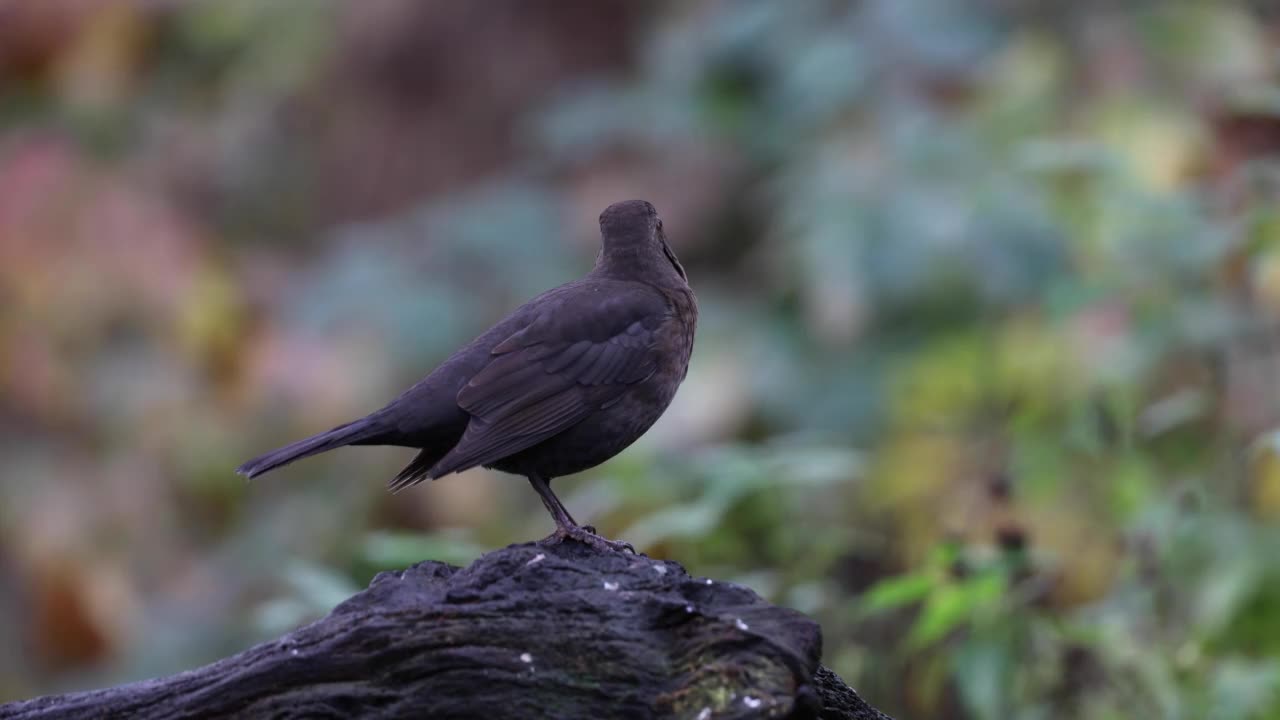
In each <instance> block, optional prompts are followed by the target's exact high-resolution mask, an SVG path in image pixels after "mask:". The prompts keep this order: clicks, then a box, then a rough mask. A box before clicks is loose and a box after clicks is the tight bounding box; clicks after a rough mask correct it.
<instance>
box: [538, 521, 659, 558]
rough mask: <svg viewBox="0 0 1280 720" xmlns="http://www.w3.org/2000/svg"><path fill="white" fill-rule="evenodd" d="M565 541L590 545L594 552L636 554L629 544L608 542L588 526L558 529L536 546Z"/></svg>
mask: <svg viewBox="0 0 1280 720" xmlns="http://www.w3.org/2000/svg"><path fill="white" fill-rule="evenodd" d="M565 540H574V541H576V542H580V543H582V544H584V545H590V546H591V547H593V548H595V549H596V550H600V551H608V552H629V553H631V554H632V555H635V554H636V549H635V547H634V546H632V544H631V543H629V542H623V541H622V540H610V539H609V538H606V537H601V536H600V535H597V534H596V529H595V528H593V527H591V526H590V525H587V526H584V527H578V526H574V525H571V526H568V527H558V528H556V531H555V532H553V533H551V534H550V535H548V536H546V537H544V538H542V539H541V540H539V541H538V543H537V544H538V545H559V544H560V543H562V542H564V541H565Z"/></svg>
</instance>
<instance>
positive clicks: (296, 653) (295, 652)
mask: <svg viewBox="0 0 1280 720" xmlns="http://www.w3.org/2000/svg"><path fill="white" fill-rule="evenodd" d="M289 654H290V655H292V656H294V657H297V656H298V648H294V649H292V650H290V651H289Z"/></svg>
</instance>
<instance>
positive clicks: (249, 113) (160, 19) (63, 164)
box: [0, 0, 1280, 720]
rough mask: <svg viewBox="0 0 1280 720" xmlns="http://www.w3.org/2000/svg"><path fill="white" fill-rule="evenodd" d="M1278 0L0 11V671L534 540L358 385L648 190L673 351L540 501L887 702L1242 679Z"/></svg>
mask: <svg viewBox="0 0 1280 720" xmlns="http://www.w3.org/2000/svg"><path fill="white" fill-rule="evenodd" d="M1278 51H1280V12H1277V8H1276V6H1275V5H1274V4H1272V3H1268V2H1262V1H1258V2H1213V1H1210V0H1205V1H1203V2H1169V3H1160V2H1132V3H1107V2H1085V3H1048V2H1035V1H1033V0H985V1H981V0H975V1H972V2H929V1H928V0H861V1H859V2H835V1H832V2H823V1H820V0H805V1H804V2H794V3H793V2H762V1H752V0H743V1H741V2H714V1H711V0H706V1H702V2H692V3H680V2H666V3H638V2H626V1H625V0H608V1H604V0H601V1H589V0H577V1H574V2H568V1H565V2H559V1H555V0H536V1H517V0H495V1H492V2H483V3H480V2H474V3H461V2H458V3H450V2H417V1H416V0H372V1H370V2H359V3H356V2H349V3H342V2H337V1H336V0H305V1H304V0H273V1H272V2H258V1H256V0H218V1H216V2H215V1H212V0H206V1H199V0H192V1H185V2H183V1H178V0H134V1H131V2H124V1H120V2H112V1H107V0H0V456H2V457H3V462H0V700H11V699H17V698H22V697H27V696H31V695H33V694H37V693H47V692H53V691H57V690H64V689H72V688H86V687H90V686H97V685H102V684H107V683H116V682H121V681H125V680H130V679H137V678H142V677H146V676H150V675H155V674H161V673H169V672H173V671H176V670H179V669H183V668H187V667H190V666H194V665H196V664H199V663H204V662H207V661H210V660H213V659H215V658H217V657H220V656H222V655H225V654H227V653H230V652H233V651H236V650H239V649H242V648H244V647H246V646H248V645H249V644H250V643H252V642H255V641H257V640H261V639H265V638H268V637H271V636H273V635H275V634H278V633H280V632H282V631H284V630H286V629H288V628H290V627H293V626H295V625H296V624H298V623H301V622H304V621H306V620H308V619H311V618H314V617H317V616H318V615H320V614H323V613H324V612H326V611H327V610H328V609H329V608H330V607H332V606H333V605H334V604H335V603H336V602H337V601H338V600H340V599H342V598H344V597H345V596H347V595H348V594H350V593H352V592H354V591H355V590H357V589H358V588H359V587H361V586H362V585H363V584H364V583H365V582H367V581H368V580H369V579H370V577H371V576H372V575H373V573H375V572H377V571H379V570H382V569H387V568H398V567H403V566H405V565H407V564H409V563H412V562H415V561H418V560H422V559H427V558H435V559H445V560H450V561H453V562H466V561H467V560H468V559H470V558H472V557H474V556H476V555H477V554H478V553H480V552H482V551H483V550H485V549H490V548H496V547H500V546H502V545H504V544H507V543H512V542H519V541H525V540H529V539H532V538H536V537H541V536H542V535H544V534H545V533H547V532H549V531H550V529H551V527H550V523H549V520H548V518H547V516H546V514H545V512H543V510H542V508H541V507H540V505H539V503H538V500H537V498H536V496H535V495H534V493H532V492H531V491H529V489H528V486H527V484H526V483H524V482H523V481H522V480H519V479H516V478H512V477H509V476H502V475H499V474H495V473H489V472H484V471H474V472H468V473H466V474H464V475H462V476H458V477H451V478H449V479H447V480H444V481H441V482H438V483H432V484H428V485H426V486H421V487H417V488H414V489H413V490H412V491H409V492H406V493H403V494H400V495H398V496H396V497H391V496H389V495H388V494H387V493H386V492H385V491H384V488H383V483H384V481H385V480H386V479H387V478H389V477H391V476H392V475H393V474H394V473H395V471H396V470H397V469H398V468H399V467H400V466H401V465H402V464H404V463H405V462H407V460H408V459H409V458H410V456H411V455H412V453H411V452H409V451H405V450H401V449H387V448H383V449H375V448H358V449H350V450H344V451H341V452H338V453H334V454H332V455H327V456H325V457H323V458H320V459H312V460H308V461H305V462H303V463H299V464H298V465H295V466H292V467H290V468H289V469H288V470H286V471H283V472H280V473H278V474H275V475H272V476H271V477H269V478H266V479H264V480H263V481H261V482H254V483H253V484H247V483H245V482H244V481H243V480H242V479H241V478H239V477H237V476H235V475H234V474H233V473H232V468H234V467H235V466H236V465H237V464H238V463H239V462H240V461H242V460H244V459H246V458H248V457H250V456H252V455H255V454H257V453H259V452H261V451H264V450H267V449H269V448H271V447H274V446H276V445H279V444H282V443H284V442H286V441H289V440H293V439H296V438H298V437H302V436H304V435H308V434H311V433H313V432H316V431H319V430H323V429H326V428H328V427H330V426H332V425H335V424H337V423H339V422H341V421H344V420H347V419H349V418H351V417H354V416H357V415H361V414H364V413H366V412H368V411H369V410H372V409H374V408H376V407H378V406H380V405H381V404H382V403H383V402H384V401H385V400H387V399H389V398H390V397H392V396H394V394H395V393H396V392H398V391H399V390H400V389H401V388H403V387H405V386H407V385H408V384H410V383H412V382H413V381H415V380H416V379H417V378H418V377H420V376H421V375H422V374H424V373H425V372H426V371H427V370H429V369H430V368H431V367H433V366H434V365H435V364H436V363H437V362H439V361H440V360H442V359H443V358H444V357H445V356H446V355H447V354H448V353H449V352H450V351H451V350H453V349H454V348H455V347H456V346H458V345H460V344H461V343H463V342H465V341H466V340H468V339H470V338H471V337H472V336H473V335H474V334H476V333H477V332H478V331H480V330H482V329H483V328H485V327H487V326H488V324H489V323H490V322H492V321H494V320H496V319H497V318H499V317H500V316H501V315H503V314H504V313H505V312H507V311H508V310H510V309H511V308H512V307H514V306H515V305H516V304H518V303H519V302H522V301H523V300H525V299H527V298H528V297H530V296H532V295H533V294H535V293H537V292H539V291H541V290H542V289H545V288H547V287H549V286H551V285H553V284H556V283H559V282H562V281H565V280H568V279H571V278H573V277H576V276H578V275H579V274H580V273H582V272H583V271H584V270H586V269H587V268H588V267H589V266H590V263H591V260H592V258H593V257H594V253H595V249H596V243H597V237H596V227H595V222H596V216H597V214H598V213H599V211H600V210H601V209H602V208H603V207H604V206H605V205H607V204H608V203H609V202H612V201H614V200H619V199H623V198H629V197H643V198H647V199H649V200H651V201H653V202H654V203H655V204H656V205H657V206H658V208H659V210H660V212H661V213H662V214H663V216H664V218H665V221H666V226H667V228H668V229H669V233H670V234H671V237H672V239H673V242H674V245H675V246H676V248H677V251H678V252H679V253H680V255H681V258H682V259H683V260H684V261H685V264H686V266H687V267H688V269H689V273H690V277H691V278H692V280H693V284H694V287H695V288H696V290H697V291H698V294H699V297H700V300H701V303H702V307H703V320H702V325H701V328H700V334H699V336H698V346H697V348H696V350H695V353H694V364H693V368H692V370H691V372H690V375H689V379H688V381H687V382H686V383H685V385H684V386H683V388H682V390H681V392H680V394H679V395H678V397H677V399H676V402H675V404H674V405H673V407H672V408H671V410H670V411H669V412H668V413H667V415H666V416H665V417H664V418H663V420H662V421H661V422H660V424H659V425H658V426H657V427H655V428H654V430H653V431H652V432H650V433H649V435H648V436H646V437H645V438H644V439H643V440H642V441H641V442H640V443H638V444H637V445H636V446H635V447H633V448H632V449H631V450H629V451H627V452H626V453H624V454H623V455H622V456H620V457H618V458H617V459H615V460H614V461H612V462H610V463H608V464H606V465H604V466H602V467H600V468H598V469H596V470H593V471H591V472H588V473H584V474H583V475H582V476H580V477H575V478H567V479H564V480H560V481H558V482H557V486H558V487H560V488H562V491H561V492H562V497H565V498H566V502H567V503H568V504H569V506H570V507H572V508H573V511H574V513H575V514H576V515H577V517H579V518H584V519H587V520H589V521H590V522H592V523H593V524H595V525H596V526H598V527H599V528H600V529H601V530H602V531H603V532H605V533H606V534H608V535H610V536H621V537H624V538H626V539H628V540H630V541H631V542H633V543H635V544H636V545H637V546H638V547H639V548H640V549H642V550H644V551H646V552H648V553H649V554H651V555H654V556H660V557H668V558H673V559H677V560H679V561H681V562H682V563H684V564H686V565H687V566H688V567H689V568H690V569H691V571H693V572H695V573H698V574H705V575H714V576H717V577H722V578H729V579H734V580H736V581H739V582H742V583H745V584H747V585H749V586H751V587H753V588H755V589H756V590H757V591H759V592H760V593H762V594H764V595H765V596H767V597H769V598H770V599H772V600H774V601H776V602H779V603H784V604H787V605H790V606H792V607H795V608H798V609H800V610H802V611H804V612H807V613H810V614H811V615H813V616H814V617H815V618H817V619H818V620H820V621H821V622H822V624H823V627H824V628H825V639H826V651H825V662H826V663H827V664H828V665H830V666H832V667H833V668H834V669H835V670H836V671H837V672H839V673H840V674H841V675H842V676H843V677H844V678H845V679H846V680H847V681H849V682H850V683H851V684H853V685H854V686H855V687H857V688H858V689H859V690H860V691H861V692H862V693H863V694H864V695H865V696H866V697H867V698H868V699H869V700H871V701H872V702H874V703H875V704H876V705H878V706H880V707H882V708H883V709H885V710H886V711H888V712H890V713H892V714H895V715H899V716H901V717H904V718H906V717H909V718H973V719H983V720H985V719H994V718H1029V719H1030V718H1036V719H1039V718H1188V719H1192V718H1210V717H1212V718H1215V719H1216V720H1232V719H1235V718H1241V719H1243V718H1274V717H1280V434H1277V430H1276V428H1277V427H1278V426H1280V383H1277V380H1278V379H1280V334H1277V328H1278V323H1280V205H1277V200H1280V164H1278V163H1277V162H1276V158H1277V154H1278V153H1280V85H1278V84H1277V83H1278V82H1280V73H1278V72H1277V63H1276V59H1277V57H1280V56H1278V55H1277V53H1278Z"/></svg>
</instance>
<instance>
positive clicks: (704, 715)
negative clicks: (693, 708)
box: [697, 708, 711, 720]
mask: <svg viewBox="0 0 1280 720" xmlns="http://www.w3.org/2000/svg"><path fill="white" fill-rule="evenodd" d="M697 720H711V708H702V712H700V713H698V718H697Z"/></svg>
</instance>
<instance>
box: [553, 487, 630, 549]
mask: <svg viewBox="0 0 1280 720" xmlns="http://www.w3.org/2000/svg"><path fill="white" fill-rule="evenodd" d="M529 484H530V485H532V486H533V489H534V490H536V491H538V497H540V498H542V504H543V505H545V506H546V508H547V512H549V513H551V519H552V520H555V522H556V531H555V532H553V533H551V534H550V535H548V536H547V537H545V538H543V539H541V540H539V541H538V544H539V545H555V544H556V543H561V542H564V541H565V540H577V541H578V542H580V543H585V544H587V545H590V546H591V547H594V548H596V549H597V550H618V551H621V550H627V551H630V552H632V553H634V552H635V551H636V549H635V548H634V547H632V546H631V543H626V542H620V541H617V540H609V539H606V538H603V537H600V536H599V535H597V534H596V533H595V528H584V527H582V526H581V525H579V524H578V523H577V522H576V521H575V520H574V519H573V516H572V515H570V514H569V511H568V510H566V509H565V507H564V503H562V502H560V498H558V497H556V494H555V493H554V492H552V491H551V484H550V483H548V482H547V481H546V479H544V478H543V477H541V476H539V475H530V476H529Z"/></svg>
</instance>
